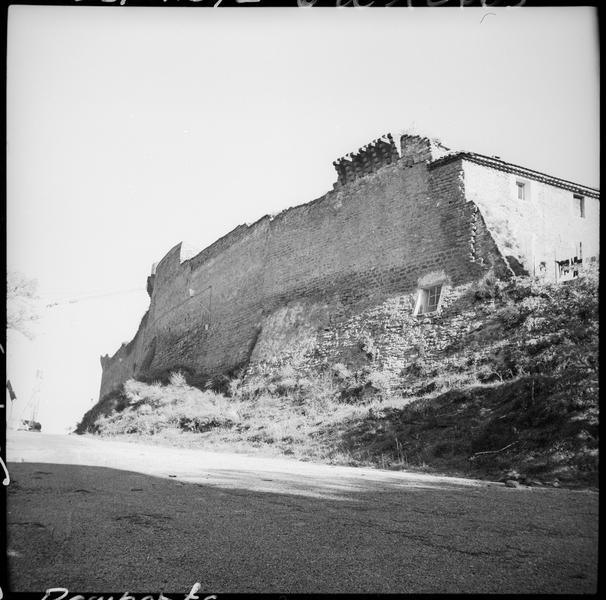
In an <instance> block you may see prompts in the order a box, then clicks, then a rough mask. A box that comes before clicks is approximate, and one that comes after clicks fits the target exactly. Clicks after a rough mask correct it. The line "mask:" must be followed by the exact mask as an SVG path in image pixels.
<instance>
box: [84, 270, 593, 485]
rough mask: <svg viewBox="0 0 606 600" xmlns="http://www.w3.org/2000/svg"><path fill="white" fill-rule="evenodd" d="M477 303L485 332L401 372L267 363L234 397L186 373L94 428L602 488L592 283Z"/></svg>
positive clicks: (187, 442) (233, 387)
mask: <svg viewBox="0 0 606 600" xmlns="http://www.w3.org/2000/svg"><path fill="white" fill-rule="evenodd" d="M469 296H470V299H471V300H470V301H471V302H472V303H473V302H476V303H478V304H479V305H482V306H483V307H484V308H483V311H484V312H483V313H482V314H483V315H484V316H483V317H482V320H481V322H480V323H479V325H478V327H476V328H474V330H473V331H470V332H469V335H468V336H467V337H462V338H460V339H456V340H455V341H454V342H453V343H452V344H451V346H449V347H448V348H446V350H445V351H444V352H442V353H441V354H440V355H439V356H429V355H426V354H425V353H420V354H419V357H418V358H417V359H416V360H414V361H412V362H409V363H408V364H406V365H402V368H401V373H400V375H399V376H394V373H393V371H390V372H387V371H385V370H383V369H381V368H380V367H377V366H376V364H377V363H376V362H374V363H372V364H371V365H370V366H367V367H363V368H359V369H357V370H355V369H354V368H353V367H351V366H348V365H345V364H340V363H339V364H334V365H332V367H331V368H329V369H325V370H323V371H316V372H310V371H309V370H304V369H297V368H295V367H294V366H293V365H282V366H276V365H258V367H257V368H256V369H255V371H254V372H248V373H247V375H246V377H243V378H238V379H233V380H232V381H231V382H230V384H229V396H224V395H221V394H218V393H214V392H212V391H208V390H204V391H202V390H199V389H197V388H194V387H191V386H189V385H188V384H187V381H186V379H185V376H184V375H183V374H181V373H174V374H172V375H171V377H170V381H169V383H168V384H166V385H162V384H160V383H153V384H145V383H141V382H137V381H133V380H131V381H129V382H127V383H126V384H125V385H124V390H123V393H122V396H121V397H120V398H119V399H118V400H114V401H113V404H112V405H111V406H112V407H113V408H112V411H113V412H110V414H109V415H107V416H100V417H98V418H97V417H96V415H93V416H94V417H95V418H96V421H93V422H94V426H93V427H88V430H89V431H91V430H92V431H96V432H98V433H101V434H104V435H120V434H130V435H134V436H145V437H146V438H147V439H151V440H154V441H156V442H158V443H168V444H171V445H183V446H197V447H205V448H211V449H215V450H221V451H232V452H234V451H235V452H263V453H267V454H273V455H275V454H287V455H291V456H295V457H297V458H300V459H303V460H315V461H322V462H329V463H335V464H347V465H368V466H377V467H381V468H392V469H402V468H407V469H410V468H418V469H424V470H426V469H433V470H438V471H440V472H446V473H454V474H465V475H472V476H474V475H475V476H479V477H480V476H489V477H492V478H499V477H502V476H508V477H514V476H515V477H519V478H523V477H527V478H529V479H542V480H544V481H547V480H549V481H551V480H554V479H555V478H556V477H557V478H558V479H560V480H561V481H562V482H563V483H569V484H572V483H574V482H577V483H579V482H580V483H584V484H595V483H596V482H597V472H598V471H597V468H598V438H599V435H598V427H599V423H598V418H599V406H598V380H597V363H598V360H597V357H598V344H597V341H598V303H597V277H592V276H589V277H586V278H583V279H582V280H579V281H575V282H571V283H570V284H567V285H565V286H553V285H544V284H538V283H537V282H534V281H530V280H516V281H514V282H512V283H508V284H506V283H503V282H501V281H498V280H496V279H494V278H492V277H490V276H488V277H486V278H485V279H484V280H482V281H481V282H479V283H478V284H477V285H476V286H473V287H472V288H471V289H470V290H469ZM365 347H366V348H367V349H368V347H369V342H368V340H366V339H365ZM372 365H375V366H372ZM91 419H92V417H91ZM503 448H505V450H502V449H503Z"/></svg>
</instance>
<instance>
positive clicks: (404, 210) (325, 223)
mask: <svg viewBox="0 0 606 600" xmlns="http://www.w3.org/2000/svg"><path fill="white" fill-rule="evenodd" d="M446 151H447V149H445V148H444V147H442V146H440V145H439V144H437V143H436V142H433V141H430V140H428V139H426V138H421V137H419V136H409V135H405V136H402V138H401V139H400V146H399V147H396V146H395V142H394V140H393V138H391V137H390V136H386V137H383V138H379V139H378V140H375V141H374V142H373V143H371V144H369V145H367V146H365V147H363V148H361V149H360V150H359V151H358V153H355V154H351V155H348V156H347V157H344V158H343V159H340V160H339V161H336V163H335V168H336V169H337V176H338V181H337V183H336V184H335V186H334V189H333V190H331V191H330V192H328V193H327V194H325V195H324V196H322V197H321V198H318V199H317V200H314V201H313V202H310V203H308V204H304V205H301V206H297V207H294V208H290V209H288V210H285V211H283V212H281V213H280V214H278V215H276V216H275V217H270V216H265V217H263V218H261V219H259V220H258V221H257V222H256V223H254V224H252V225H242V226H240V227H237V228H236V229H235V230H233V231H232V232H230V233H229V234H227V235H226V236H224V237H223V238H221V239H219V240H217V242H215V243H214V244H212V245H211V246H209V247H208V248H206V249H204V250H202V251H201V252H199V253H198V254H196V255H194V256H191V254H189V253H187V252H186V251H185V250H184V248H183V247H182V245H181V244H179V245H177V246H175V247H174V248H173V249H172V250H170V251H169V252H168V254H167V255H166V256H165V257H164V258H163V259H162V260H161V261H160V262H159V263H158V264H157V266H156V267H155V272H154V275H153V277H152V278H150V280H148V284H149V291H150V293H151V302H150V308H149V311H148V313H147V315H146V317H144V319H143V320H142V322H141V326H140V328H139V331H138V332H137V335H136V336H135V338H134V340H133V341H132V342H131V343H130V344H128V345H126V346H122V347H121V348H120V349H119V350H118V352H117V353H116V354H115V355H114V356H113V357H111V358H109V357H107V356H106V357H103V358H102V366H103V377H102V384H101V397H103V396H105V395H106V394H108V393H109V392H111V391H112V390H114V389H116V388H117V387H118V386H119V385H120V384H121V383H123V382H124V381H126V380H127V379H128V378H130V377H136V378H139V379H147V380H150V379H154V378H162V377H164V376H166V375H167V373H168V372H170V371H171V370H177V369H181V370H184V371H186V372H187V373H188V374H189V379H190V381H192V382H193V383H197V382H203V381H204V380H205V379H206V378H208V377H210V376H215V375H220V374H229V373H230V372H234V371H235V370H237V369H239V368H240V367H243V366H245V365H249V364H251V363H252V364H254V363H259V362H265V361H272V360H275V359H277V358H289V357H290V358H292V359H293V360H298V361H305V362H307V363H313V362H314V361H316V362H317V361H319V360H325V361H326V360H330V359H335V360H336V359H338V356H340V355H343V353H345V354H347V348H346V347H347V345H348V344H349V345H350V346H351V344H352V343H353V342H352V340H351V339H350V338H352V336H353V335H354V334H352V333H351V331H353V330H352V329H351V323H352V322H355V321H356V315H362V314H368V310H372V307H373V306H383V305H384V303H385V302H386V301H387V302H388V305H389V299H390V298H397V299H398V300H397V303H398V306H399V307H400V309H399V310H409V311H410V312H412V309H413V305H414V295H415V293H416V290H417V289H418V288H419V287H420V286H423V287H425V286H431V285H434V284H437V283H439V284H442V285H443V286H444V290H445V298H447V297H448V294H449V293H454V290H455V289H456V288H457V287H458V286H461V285H463V284H466V283H468V282H470V281H472V280H474V279H476V278H478V277H479V276H481V275H482V274H483V273H485V272H486V271H488V270H489V269H492V270H493V271H495V273H496V274H497V275H499V276H509V275H511V274H512V273H513V271H512V268H511V266H510V264H508V262H507V261H506V260H505V255H504V253H503V248H502V247H500V245H502V239H501V238H499V236H498V232H495V221H494V215H493V214H492V213H491V210H490V202H491V200H490V197H489V195H486V194H484V195H481V194H480V188H481V185H482V183H481V177H482V176H483V175H482V174H481V173H480V174H478V173H476V172H475V171H474V170H473V168H468V167H467V163H468V162H469V161H466V159H465V157H464V156H458V155H457V156H451V157H450V158H449V157H448V155H446V159H445V160H436V159H439V158H440V157H441V156H444V155H445V153H446ZM491 182H492V183H491ZM486 185H487V186H488V187H489V188H490V186H494V187H495V189H497V188H498V187H499V185H501V184H499V183H498V182H497V183H495V182H493V180H488V183H487V184H486ZM501 187H502V185H501ZM537 189H538V188H537ZM497 192H498V193H499V194H509V195H510V193H511V190H510V189H509V188H507V190H505V189H498V190H497ZM499 202H500V204H501V205H502V206H504V207H507V205H508V204H507V202H508V201H507V199H506V198H504V199H501V200H499ZM511 206H513V205H511ZM504 210H506V209H504ZM591 210H592V211H593V208H591ZM592 214H593V213H592ZM514 233H515V232H514ZM449 290H450V291H449ZM406 307H408V308H406ZM352 320H353V321H352ZM347 332H349V333H347ZM356 335H357V334H356ZM354 337H355V336H354ZM400 337H401V336H400ZM385 339H387V338H385ZM390 343H391V342H390ZM400 345H401V344H400ZM398 348H399V346H398ZM384 350H385V352H384V353H385V354H388V352H387V350H386V349H384ZM403 352H404V353H406V350H405V349H403V348H399V349H398V350H397V352H396V353H397V354H398V355H399V354H402V353H403Z"/></svg>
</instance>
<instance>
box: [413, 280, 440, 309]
mask: <svg viewBox="0 0 606 600" xmlns="http://www.w3.org/2000/svg"><path fill="white" fill-rule="evenodd" d="M441 295H442V284H439V285H434V286H432V287H429V288H423V289H421V290H419V300H418V302H417V310H416V311H415V314H417V315H423V314H425V313H432V312H436V311H437V310H438V307H439V305H440V297H441Z"/></svg>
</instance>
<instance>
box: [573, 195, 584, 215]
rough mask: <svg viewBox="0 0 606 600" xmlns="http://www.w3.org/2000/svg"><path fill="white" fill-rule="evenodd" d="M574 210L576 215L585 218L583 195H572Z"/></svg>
mask: <svg viewBox="0 0 606 600" xmlns="http://www.w3.org/2000/svg"><path fill="white" fill-rule="evenodd" d="M574 210H575V213H576V214H577V216H578V217H581V218H582V219H584V218H585V198H584V197H583V196H580V195H578V194H575V195H574Z"/></svg>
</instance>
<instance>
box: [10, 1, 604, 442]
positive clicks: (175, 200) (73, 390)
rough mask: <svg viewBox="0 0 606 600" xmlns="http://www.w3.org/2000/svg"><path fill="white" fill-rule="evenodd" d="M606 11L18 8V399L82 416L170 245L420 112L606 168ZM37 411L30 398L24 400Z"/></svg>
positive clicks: (13, 117) (327, 181)
mask: <svg viewBox="0 0 606 600" xmlns="http://www.w3.org/2000/svg"><path fill="white" fill-rule="evenodd" d="M598 69H599V65H598V40H597V24H596V16H595V10H594V9H592V8H588V7H581V8H527V7H523V8H511V9H497V8H487V9H482V8H465V9H458V8H447V9H444V8H434V9H426V8H415V9H412V10H411V9H408V8H390V9H386V8H375V9H337V8H326V9H321V8H312V9H294V8H292V9H286V8H282V9H280V8H262V9H251V8H236V9H228V8H219V9H211V8H199V7H198V8H192V7H184V8H136V7H128V6H125V7H81V6H77V7H76V6H74V7H65V6H60V7H42V6H15V5H13V6H11V7H10V11H9V21H8V82H7V85H8V98H7V110H8V151H7V155H8V196H7V198H8V202H7V218H8V268H9V269H14V270H18V271H21V272H22V273H23V274H25V275H26V276H27V277H30V278H35V279H37V280H38V283H39V288H38V291H39V294H40V296H41V297H42V300H43V304H47V303H51V302H54V301H62V300H73V299H80V298H83V297H85V296H95V295H102V294H109V293H113V292H120V293H118V294H115V295H106V296H101V297H98V298H94V299H86V300H81V301H79V302H76V303H65V304H60V305H59V306H56V307H53V308H45V309H44V311H43V313H42V318H41V320H40V322H39V323H38V324H37V326H36V327H35V328H34V331H35V332H36V338H35V339H34V341H31V342H30V341H28V340H27V339H26V338H24V337H23V336H21V335H20V334H18V333H13V332H9V337H8V342H7V375H8V377H9V378H10V379H11V381H12V383H13V386H14V388H15V391H16V393H17V396H18V398H19V399H18V400H17V401H16V402H15V403H14V406H13V414H12V416H13V418H15V417H19V416H21V415H22V414H23V411H24V410H25V405H26V404H27V403H28V401H30V400H31V399H32V394H33V390H34V387H35V385H36V372H37V371H38V370H39V371H41V375H42V377H41V380H40V392H39V395H38V398H39V400H40V411H39V414H38V420H39V421H41V423H42V427H43V430H44V431H47V432H62V431H65V430H66V428H67V427H68V426H71V425H74V424H75V423H76V422H77V421H78V420H80V418H81V416H82V414H83V413H84V412H85V411H86V410H87V409H88V408H90V406H91V405H92V401H93V400H94V401H96V400H97V398H98V391H99V385H100V381H101V367H100V363H99V356H100V355H102V354H106V353H107V354H110V355H111V354H113V353H114V352H115V351H116V350H117V349H118V347H119V346H120V344H121V343H122V342H125V341H128V340H130V339H131V338H132V337H133V335H134V334H135V331H136V329H137V326H138V324H139V321H140V319H141V317H142V315H143V313H144V312H145V310H146V308H147V306H148V303H149V298H148V296H147V293H146V292H145V282H146V277H147V275H148V274H149V272H150V267H151V264H152V263H153V262H157V261H159V260H160V259H161V258H162V257H163V256H164V254H165V253H166V252H167V251H168V250H169V249H170V248H171V247H173V246H174V245H175V244H177V243H178V242H180V241H181V240H185V241H188V242H191V243H193V244H195V245H197V246H199V247H200V248H203V247H205V246H207V245H209V244H210V243H212V242H213V241H214V240H216V239H217V238H218V237H220V236H222V235H224V234H225V233H227V232H228V231H230V230H231V229H233V228H234V227H236V226H237V225H239V224H241V223H244V222H249V223H250V222H253V221H255V220H257V219H258V218H260V217H262V216H263V215H264V214H267V213H273V212H279V211H280V210H282V209H284V208H286V207H289V206H293V205H296V204H301V203H304V202H308V201H310V200H313V199H314V198H317V197H319V196H321V195H323V194H324V193H325V192H326V191H328V190H329V189H330V188H331V187H332V183H333V182H334V181H335V179H336V175H335V173H334V170H333V167H332V161H333V160H335V159H337V158H338V157H340V156H342V155H344V154H346V153H347V152H350V151H353V150H356V149H357V148H358V147H359V146H361V145H363V144H365V143H367V142H369V141H370V140H372V139H374V138H376V137H379V136H380V135H382V134H384V133H387V132H388V131H391V132H393V133H394V134H395V133H396V132H398V131H400V130H402V129H410V128H412V129H414V130H415V131H417V132H419V133H424V134H428V135H430V136H435V137H439V138H440V139H441V140H442V141H443V143H445V144H446V145H447V146H449V147H451V148H457V149H465V150H470V151H475V152H480V153H483V154H489V155H498V156H500V157H501V158H502V159H504V160H507V161H510V162H515V163H518V164H522V165H524V166H527V167H531V168H534V169H537V170H540V171H544V172H547V173H549V174H552V175H556V176H559V177H562V178H565V179H570V180H572V181H576V182H578V183H582V184H585V185H589V186H592V187H599V181H598V163H599V155H598V153H599V144H598V130H599V127H598V109H599V98H598V78H599V74H598ZM23 416H24V418H25V416H26V415H25V414H24V415H23Z"/></svg>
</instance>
